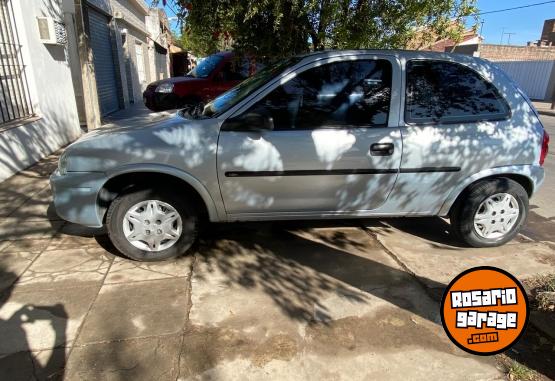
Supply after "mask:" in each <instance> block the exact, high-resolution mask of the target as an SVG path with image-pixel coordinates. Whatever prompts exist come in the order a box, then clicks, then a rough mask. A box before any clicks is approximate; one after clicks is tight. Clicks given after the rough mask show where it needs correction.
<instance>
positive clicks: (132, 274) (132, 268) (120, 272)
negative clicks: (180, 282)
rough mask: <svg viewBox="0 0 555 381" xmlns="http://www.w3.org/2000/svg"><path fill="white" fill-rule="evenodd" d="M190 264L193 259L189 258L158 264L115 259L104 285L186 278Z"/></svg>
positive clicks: (189, 271)
mask: <svg viewBox="0 0 555 381" xmlns="http://www.w3.org/2000/svg"><path fill="white" fill-rule="evenodd" d="M192 262H193V258H192V257H190V256H187V257H182V258H178V259H177V260H174V261H166V262H160V263H152V262H136V261H131V260H129V259H126V258H116V259H115V260H114V263H113V264H112V266H111V268H110V271H109V272H108V275H107V276H106V280H105V281H104V284H115V283H129V282H140V281H145V280H156V279H168V278H170V279H171V278H180V277H187V276H189V274H190V273H191V265H192Z"/></svg>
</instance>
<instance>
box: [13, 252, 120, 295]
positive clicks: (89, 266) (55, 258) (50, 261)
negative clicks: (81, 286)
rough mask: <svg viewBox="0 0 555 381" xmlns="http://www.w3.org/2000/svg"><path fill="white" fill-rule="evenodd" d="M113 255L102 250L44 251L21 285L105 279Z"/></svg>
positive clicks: (51, 284)
mask: <svg viewBox="0 0 555 381" xmlns="http://www.w3.org/2000/svg"><path fill="white" fill-rule="evenodd" d="M112 260H113V257H112V256H111V255H109V254H108V253H106V252H105V251H104V250H102V249H97V250H93V249H68V250H53V251H44V252H43V253H42V254H41V255H40V256H39V258H37V259H36V260H35V262H34V263H33V265H31V267H29V269H27V271H25V273H24V274H23V275H22V276H21V278H20V279H19V281H18V285H19V286H26V285H31V284H39V283H43V284H45V286H46V287H55V286H56V283H61V286H65V285H66V284H68V283H69V284H75V283H80V282H98V283H100V282H102V280H103V279H104V276H105V274H106V272H107V271H108V268H109V267H110V263H111V261H112Z"/></svg>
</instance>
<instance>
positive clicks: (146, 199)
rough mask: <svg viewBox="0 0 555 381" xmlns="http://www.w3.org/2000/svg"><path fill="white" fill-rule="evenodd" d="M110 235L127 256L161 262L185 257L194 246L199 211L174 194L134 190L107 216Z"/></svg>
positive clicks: (114, 206) (164, 191) (113, 207)
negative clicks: (180, 256)
mask: <svg viewBox="0 0 555 381" xmlns="http://www.w3.org/2000/svg"><path fill="white" fill-rule="evenodd" d="M106 226H107V228H108V235H109V236H110V240H111V241H112V243H113V244H114V246H115V247H116V248H117V249H118V250H119V251H120V252H121V253H122V254H124V255H125V256H127V257H129V258H132V259H135V260H138V261H160V260H165V259H169V258H175V257H178V256H179V255H182V254H184V253H185V252H186V251H187V250H188V249H189V248H190V247H191V246H192V245H193V243H194V241H195V238H196V235H197V229H198V217H197V213H196V210H195V208H194V207H193V206H192V205H191V204H190V203H189V202H188V201H187V200H185V199H183V198H181V197H177V196H175V195H174V194H173V193H172V192H169V191H166V190H157V189H132V190H131V191H128V192H126V193H125V194H123V195H120V196H118V197H117V198H116V199H115V200H114V201H113V202H112V204H111V205H110V207H109V208H108V212H107V215H106Z"/></svg>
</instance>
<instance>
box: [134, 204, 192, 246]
mask: <svg viewBox="0 0 555 381" xmlns="http://www.w3.org/2000/svg"><path fill="white" fill-rule="evenodd" d="M182 231H183V222H182V220H181V216H180V215H179V213H178V212H177V210H175V208H174V207H173V206H171V205H170V204H168V203H165V202H163V201H159V200H145V201H141V202H139V203H137V204H135V205H133V206H132V207H131V208H129V209H128V210H127V212H126V213H125V216H124V217H123V234H124V235H125V238H126V239H127V241H129V243H130V244H132V245H133V246H135V247H136V248H138V249H140V250H144V251H153V252H155V251H162V250H165V249H168V248H170V247H172V246H173V245H174V244H175V243H176V242H177V241H178V240H179V237H181V233H182Z"/></svg>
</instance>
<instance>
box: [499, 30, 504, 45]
mask: <svg viewBox="0 0 555 381" xmlns="http://www.w3.org/2000/svg"><path fill="white" fill-rule="evenodd" d="M504 35H505V28H502V29H501V41H499V45H503V36H504Z"/></svg>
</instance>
